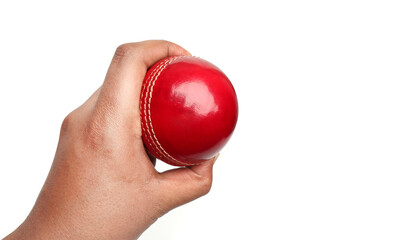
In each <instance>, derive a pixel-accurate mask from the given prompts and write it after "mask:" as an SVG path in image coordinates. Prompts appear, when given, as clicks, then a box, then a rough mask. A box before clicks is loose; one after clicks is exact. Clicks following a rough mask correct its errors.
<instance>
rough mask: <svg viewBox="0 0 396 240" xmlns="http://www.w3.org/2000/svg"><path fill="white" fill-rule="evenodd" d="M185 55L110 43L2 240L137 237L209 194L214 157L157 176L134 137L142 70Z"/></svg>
mask: <svg viewBox="0 0 396 240" xmlns="http://www.w3.org/2000/svg"><path fill="white" fill-rule="evenodd" d="M174 55H189V53H188V52H187V51H186V50H184V49H183V48H181V47H180V46H177V45H175V44H173V43H170V42H166V41H145V42H139V43H129V44H124V45H121V46H120V47H118V48H117V50H116V52H115V55H114V57H113V59H112V61H111V64H110V67H109V70H108V72H107V75H106V78H105V81H104V83H103V85H102V86H101V87H100V88H99V89H98V90H97V91H96V92H95V93H94V94H93V95H92V96H91V97H90V98H89V99H88V100H87V101H86V102H85V103H84V104H83V105H82V106H80V107H79V108H77V109H76V110H74V111H73V112H71V113H70V114H69V115H68V116H67V117H66V118H65V120H64V122H63V124H62V127H61V133H60V138H59V144H58V149H57V151H56V154H55V158H54V161H53V164H52V167H51V170H50V172H49V175H48V177H47V180H46V182H45V184H44V186H43V188H42V190H41V192H40V195H39V196H38V199H37V201H36V203H35V205H34V207H33V209H32V211H31V213H30V214H29V216H28V217H27V219H26V220H25V221H24V223H22V225H21V226H20V227H19V228H18V229H17V230H15V231H14V232H13V233H12V234H10V235H9V236H8V237H6V238H5V239H7V240H8V239H32V240H34V239H84V240H89V239H107V240H109V239H110V240H111V239H117V240H122V239H137V238H138V237H139V236H140V235H141V234H142V233H143V231H144V230H146V229H147V228H148V227H149V226H150V225H151V224H152V223H154V222H155V221H156V220H157V219H158V218H159V217H161V216H162V215H164V214H165V213H167V212H168V211H170V210H171V209H173V208H175V207H178V206H180V205H182V204H185V203H187V202H189V201H192V200H194V199H196V198H198V197H200V196H203V195H205V194H206V193H208V192H209V190H210V187H211V184H212V168H213V164H214V161H215V158H214V159H212V160H210V161H207V162H205V163H203V164H201V165H197V166H192V167H187V168H179V169H173V170H169V171H166V172H163V173H158V172H157V171H156V170H155V168H154V166H153V163H152V162H151V161H150V159H149V157H148V155H147V154H146V151H145V148H144V146H143V142H142V139H141V134H142V133H141V125H140V112H139V98H140V90H141V86H142V81H143V79H144V76H145V74H146V71H147V68H149V67H150V66H152V65H153V64H154V63H155V62H157V61H158V60H160V59H162V58H164V57H168V56H174Z"/></svg>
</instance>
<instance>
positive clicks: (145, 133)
mask: <svg viewBox="0 0 396 240" xmlns="http://www.w3.org/2000/svg"><path fill="white" fill-rule="evenodd" d="M167 61H168V60H166V61H164V62H162V63H160V64H159V65H158V66H157V67H156V68H155V69H153V71H152V72H151V73H150V75H149V76H148V77H147V81H144V85H143V87H142V92H143V94H145V96H146V98H145V99H142V100H143V101H140V112H141V113H142V104H143V102H144V107H143V111H144V112H143V113H144V114H143V115H144V116H142V128H143V133H144V136H145V137H146V139H149V136H148V135H147V131H148V124H147V114H146V109H147V102H146V100H147V95H148V93H147V91H146V90H147V83H148V82H150V80H151V79H152V78H153V76H154V75H155V74H156V73H157V72H158V70H159V68H160V67H161V66H163V65H164V64H165V63H166V62H167ZM143 117H144V118H143ZM145 124H146V125H147V128H145V126H144V125H145ZM146 129H147V130H146ZM151 139H152V138H151ZM151 142H152V141H147V143H148V144H149V145H150V146H151V147H152V150H154V151H155V154H156V155H157V156H158V157H163V154H161V152H159V149H158V147H157V146H153V144H152V143H151Z"/></svg>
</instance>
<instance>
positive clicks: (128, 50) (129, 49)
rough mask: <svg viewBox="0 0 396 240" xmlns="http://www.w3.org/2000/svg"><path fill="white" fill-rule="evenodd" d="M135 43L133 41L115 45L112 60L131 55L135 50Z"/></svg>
mask: <svg viewBox="0 0 396 240" xmlns="http://www.w3.org/2000/svg"><path fill="white" fill-rule="evenodd" d="M136 49H137V47H136V44H135V43H125V44H122V45H120V46H118V47H117V49H116V51H115V53H114V58H113V59H114V61H120V60H121V59H123V58H125V57H127V56H131V55H133V54H135V52H136Z"/></svg>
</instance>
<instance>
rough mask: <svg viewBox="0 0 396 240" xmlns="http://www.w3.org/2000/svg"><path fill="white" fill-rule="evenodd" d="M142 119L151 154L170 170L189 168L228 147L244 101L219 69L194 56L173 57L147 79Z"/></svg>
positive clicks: (157, 66) (154, 70) (149, 74)
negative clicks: (179, 167) (240, 101)
mask: <svg viewBox="0 0 396 240" xmlns="http://www.w3.org/2000/svg"><path fill="white" fill-rule="evenodd" d="M140 114H141V123H142V137H143V142H144V145H145V146H146V148H147V150H148V151H149V152H150V153H151V154H152V155H153V156H154V157H156V158H158V159H161V160H162V161H164V162H166V163H168V164H171V165H175V166H189V165H196V164H199V163H201V162H203V161H206V160H209V159H211V158H212V157H214V156H215V155H216V154H217V153H218V152H219V151H220V150H221V149H222V148H223V147H224V145H225V144H226V143H227V141H228V140H229V139H230V137H231V135H232V132H233V131H234V128H235V125H236V122H237V118H238V101H237V97H236V94H235V90H234V87H233V86H232V84H231V82H230V80H228V78H227V76H226V75H225V74H224V73H223V72H222V71H221V70H220V69H219V68H217V67H216V66H215V65H213V64H211V63H209V62H207V61H205V60H203V59H201V58H197V57H192V56H176V57H168V58H165V59H162V60H160V61H159V62H157V63H156V64H155V65H154V66H152V67H151V68H150V69H149V71H148V72H147V74H146V77H145V79H144V82H143V86H142V91H141V95H140Z"/></svg>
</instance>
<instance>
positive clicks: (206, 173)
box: [158, 154, 219, 211]
mask: <svg viewBox="0 0 396 240" xmlns="http://www.w3.org/2000/svg"><path fill="white" fill-rule="evenodd" d="M218 156H219V154H217V155H216V156H215V157H213V158H212V159H210V160H208V161H206V162H203V163H201V164H200V165H196V166H191V167H186V168H178V169H172V170H169V171H166V172H163V173H161V174H160V175H159V176H160V186H159V190H158V193H160V196H159V199H161V200H160V201H161V205H162V208H163V209H164V210H168V211H169V210H171V209H173V208H176V207H178V206H180V205H183V204H185V203H188V202H190V201H192V200H194V199H197V198H199V197H201V196H203V195H205V194H207V193H208V192H209V191H210V188H211V186H212V179H213V174H212V172H213V165H214V163H215V161H216V159H217V158H218Z"/></svg>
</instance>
